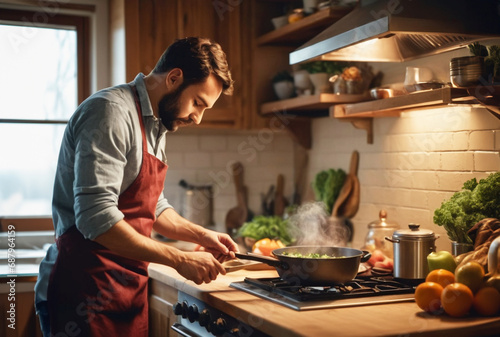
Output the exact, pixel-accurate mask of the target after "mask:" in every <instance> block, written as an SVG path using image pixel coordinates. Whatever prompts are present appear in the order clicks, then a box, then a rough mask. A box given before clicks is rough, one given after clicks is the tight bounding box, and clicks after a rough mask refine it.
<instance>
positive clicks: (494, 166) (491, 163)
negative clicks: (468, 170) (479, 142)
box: [474, 151, 500, 172]
mask: <svg viewBox="0 0 500 337" xmlns="http://www.w3.org/2000/svg"><path fill="white" fill-rule="evenodd" d="M474 163H475V167H474V169H475V170H477V171H490V172H496V171H500V154H499V152H498V151H495V152H475V153H474Z"/></svg>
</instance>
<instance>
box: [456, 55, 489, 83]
mask: <svg viewBox="0 0 500 337" xmlns="http://www.w3.org/2000/svg"><path fill="white" fill-rule="evenodd" d="M483 74H484V57H481V56H465V57H456V58H452V59H451V62H450V79H451V83H452V84H453V86H454V87H470V86H474V85H478V84H480V83H481V77H482V75H483Z"/></svg>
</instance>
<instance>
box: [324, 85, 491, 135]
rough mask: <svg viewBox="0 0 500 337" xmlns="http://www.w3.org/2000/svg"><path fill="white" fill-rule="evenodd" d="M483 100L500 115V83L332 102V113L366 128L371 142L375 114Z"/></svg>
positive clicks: (472, 102)
mask: <svg viewBox="0 0 500 337" xmlns="http://www.w3.org/2000/svg"><path fill="white" fill-rule="evenodd" d="M459 103H461V104H480V105H482V106H484V107H485V108H486V109H488V110H489V111H490V112H491V113H492V114H493V115H494V116H495V117H497V118H500V109H498V107H499V106H500V86H485V87H472V88H449V87H446V88H440V89H434V90H426V91H421V92H415V93H412V94H408V95H403V96H396V97H390V98H385V99H380V100H375V101H369V102H360V103H354V104H337V105H334V106H330V117H333V118H338V119H340V120H343V121H347V122H351V123H352V124H353V125H354V127H356V128H358V129H363V130H366V132H367V142H368V143H369V144H372V143H373V118H376V117H389V116H399V115H400V114H401V112H402V111H404V110H407V109H414V108H420V109H426V108H432V107H437V106H442V105H447V104H459Z"/></svg>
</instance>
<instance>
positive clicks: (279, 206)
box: [274, 174, 286, 217]
mask: <svg viewBox="0 0 500 337" xmlns="http://www.w3.org/2000/svg"><path fill="white" fill-rule="evenodd" d="M284 188H285V177H284V176H283V175H282V174H279V175H278V181H277V182H276V194H275V197H274V215H277V216H280V217H282V216H283V213H285V207H286V200H285V197H284V196H283V190H284Z"/></svg>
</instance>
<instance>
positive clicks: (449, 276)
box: [425, 269, 455, 288]
mask: <svg viewBox="0 0 500 337" xmlns="http://www.w3.org/2000/svg"><path fill="white" fill-rule="evenodd" d="M425 281H426V282H436V283H439V284H440V285H441V287H443V288H444V287H446V286H447V285H448V284H452V283H455V274H453V273H452V272H451V271H449V270H446V269H434V270H432V271H431V272H430V273H429V274H427V277H426V278H425Z"/></svg>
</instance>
